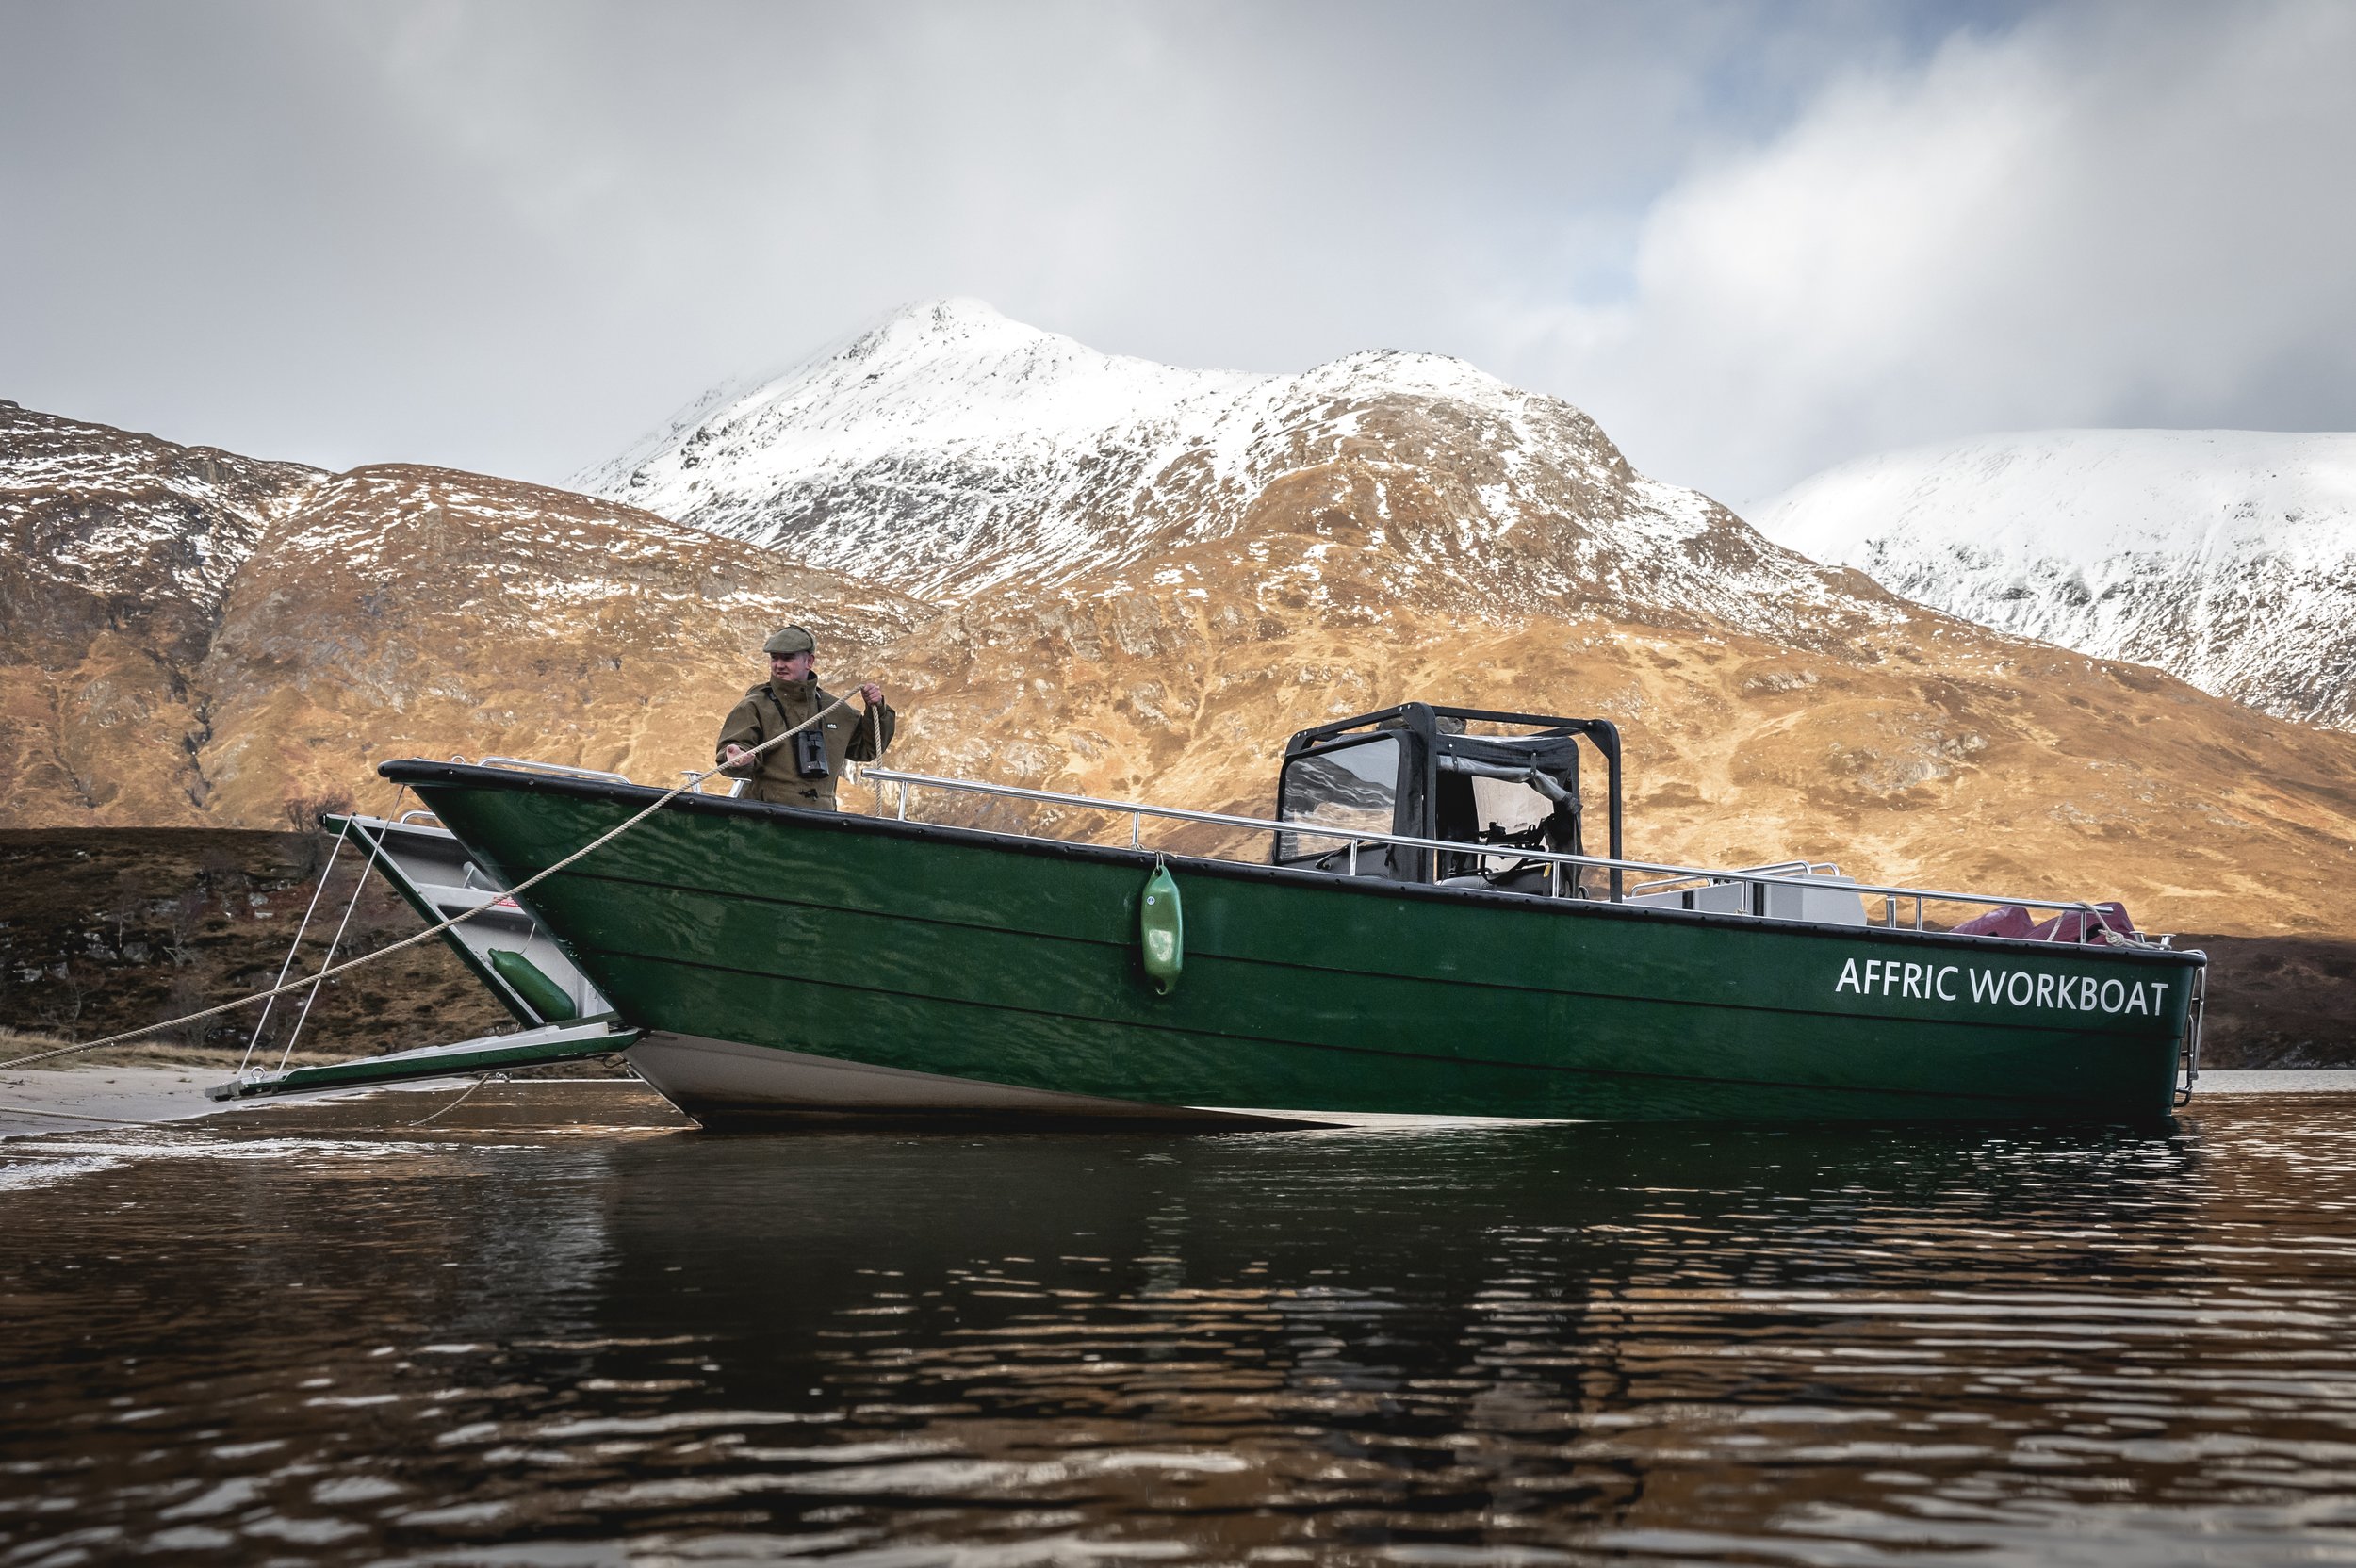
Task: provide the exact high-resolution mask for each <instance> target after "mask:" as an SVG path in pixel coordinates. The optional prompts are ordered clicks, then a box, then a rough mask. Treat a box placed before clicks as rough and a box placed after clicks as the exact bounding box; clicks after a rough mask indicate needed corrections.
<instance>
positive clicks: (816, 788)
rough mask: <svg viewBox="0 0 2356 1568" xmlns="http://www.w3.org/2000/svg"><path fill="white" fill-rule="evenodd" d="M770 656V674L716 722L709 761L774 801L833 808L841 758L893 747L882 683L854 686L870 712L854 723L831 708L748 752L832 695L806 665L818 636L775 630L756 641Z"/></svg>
mask: <svg viewBox="0 0 2356 1568" xmlns="http://www.w3.org/2000/svg"><path fill="white" fill-rule="evenodd" d="M761 651H762V652H764V653H766V654H768V656H769V678H768V679H767V680H765V681H763V682H761V684H760V685H758V686H755V687H753V688H752V689H751V690H749V691H747V692H746V693H745V694H744V701H742V702H740V703H738V704H737V705H736V706H735V708H733V709H732V710H730V711H729V712H728V722H727V723H726V724H724V725H722V726H721V727H720V743H719V745H718V747H717V748H716V749H715V751H714V753H713V757H712V760H713V761H715V762H718V763H720V764H721V771H722V772H724V773H726V774H727V775H728V776H729V777H730V778H749V779H750V780H752V783H751V784H750V785H749V786H748V787H747V788H746V789H745V791H744V793H745V794H746V795H747V796H749V797H751V798H752V799H754V800H765V801H767V802H769V803H770V804H771V805H773V806H801V807H808V808H810V809H815V810H822V811H831V810H833V809H835V803H834V784H835V780H836V779H838V778H840V777H842V776H843V763H844V762H846V761H847V762H868V761H873V760H875V759H876V758H878V757H881V756H882V755H883V754H884V748H886V747H887V746H889V745H891V744H892V731H893V730H894V729H896V728H897V727H898V726H899V718H898V716H897V715H896V714H894V713H893V712H892V705H891V704H889V703H887V702H885V701H884V694H883V688H882V687H880V686H878V685H876V684H875V682H874V681H872V680H871V681H868V682H867V683H866V684H865V685H863V686H861V687H860V688H859V700H860V701H862V702H864V703H865V704H866V705H867V711H866V712H865V713H864V714H863V715H861V716H860V717H859V719H858V720H856V721H854V720H853V719H852V717H851V715H850V713H849V712H848V711H842V712H835V713H829V714H827V715H826V717H825V718H823V719H820V720H819V721H818V722H817V723H816V724H815V725H812V726H811V727H810V728H809V729H806V730H804V731H803V732H802V733H801V734H799V735H796V736H795V737H794V739H792V740H790V741H787V742H784V743H781V744H778V745H775V746H771V747H770V748H769V749H768V750H767V751H764V752H762V753H761V755H760V756H758V757H753V756H750V755H749V754H750V753H751V751H752V749H753V748H754V747H756V746H758V745H760V744H761V743H762V742H763V741H766V740H768V739H770V738H771V737H772V736H776V735H782V734H784V733H785V732H786V731H787V730H789V729H791V728H793V727H794V726H795V725H797V724H800V723H802V722H804V721H805V720H807V719H809V718H810V716H811V715H813V714H815V713H817V712H819V711H821V710H823V709H826V707H828V706H830V705H831V704H832V703H833V702H834V700H835V699H834V697H833V696H832V695H830V694H827V693H826V692H823V691H821V690H819V688H818V678H817V677H816V676H815V675H813V674H812V673H811V670H810V666H811V665H812V664H814V663H815V662H817V658H818V640H817V639H816V638H814V637H812V636H811V635H810V633H809V632H808V631H805V630H804V629H802V628H800V627H798V626H789V627H784V628H781V629H779V630H778V631H777V635H776V636H774V637H772V638H770V639H769V641H768V642H766V643H764V644H762V645H761Z"/></svg>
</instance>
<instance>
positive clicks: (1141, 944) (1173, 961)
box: [1137, 864, 1186, 996]
mask: <svg viewBox="0 0 2356 1568" xmlns="http://www.w3.org/2000/svg"><path fill="white" fill-rule="evenodd" d="M1137 944H1138V949H1139V955H1140V956H1141V957H1142V959H1143V961H1144V964H1145V977H1146V978H1147V979H1148V980H1151V981H1152V982H1153V989H1154V991H1155V992H1156V993H1157V994H1159V995H1162V996H1168V995H1169V994H1170V992H1171V991H1173V990H1175V989H1176V988H1177V987H1178V975H1179V972H1180V971H1182V970H1184V969H1185V968H1186V911H1185V909H1183V908H1182V907H1180V906H1179V903H1178V882H1177V879H1176V878H1174V877H1172V876H1171V875H1170V868H1169V867H1168V866H1165V865H1160V864H1156V865H1155V866H1154V867H1153V875H1152V876H1150V877H1148V878H1146V882H1145V896H1144V897H1142V898H1141V899H1139V900H1138V901H1137Z"/></svg>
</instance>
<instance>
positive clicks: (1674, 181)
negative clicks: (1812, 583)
mask: <svg viewBox="0 0 2356 1568" xmlns="http://www.w3.org/2000/svg"><path fill="white" fill-rule="evenodd" d="M2351 82H2356V4H2348V3H2346V0H2317V3H2293V4H2282V5H2271V4H2263V3H2257V0H2243V3H2238V4H2232V5H2223V4H2217V5H2200V6H2188V7H2182V8H2177V7H2170V6H2168V5H2163V4H2158V3H2152V0H2138V3H2135V4H2131V5H2124V6H2106V5H2093V4H2089V5H2072V6H2062V7H2045V6H2037V5H2026V4H2013V3H1998V4H1963V3H1957V4H1949V5H1938V4H1898V3H1890V4H1879V5H1854V4H1802V3H1794V4H1788V5H1775V4H1766V3H1762V0H1734V3H1728V4H1711V3H1707V0H1696V3H1693V4H1670V3H1655V0H1646V3H1642V4H1640V3H1637V0H1628V3H1627V4H1621V5H1567V4H1565V5H1544V6H1521V5H1490V6H1482V5H1472V4H1464V3H1456V0H1451V3H1448V4H1433V5H1430V6H1424V7H1383V6H1377V5H1368V4H1350V5H1333V6H1326V5H1315V4H1301V5H1285V4H1281V3H1270V0H1253V3H1249V4H1241V5H1219V4H1208V3H1188V4H1184V5H1170V6H1158V5H1121V4H1111V3H1088V4H1072V5H1004V6H989V5H980V4H957V5H939V6H933V5H889V4H873V5H863V6H856V7H854V6H827V7H799V6H787V5H777V4H757V5H731V4H705V5H689V4H679V3H677V0H670V3H665V4H662V5H656V4H651V3H650V4H646V5H635V6H620V5H597V4H583V3H575V0H566V3H562V4H549V5H527V4H502V5H467V4H454V3H442V4H389V3H388V4H374V5H364V6H337V5H333V4H322V3H319V0H306V3H303V4H289V5H260V4H257V5H227V4H222V5H193V4H182V3H171V4H160V5H129V4H106V3H103V0H81V3H76V4H71V5H68V4H46V3H39V4H16V3H13V0H0V397H7V398H13V399H15V400H18V401H21V402H23V403H25V404H26V405H28V406H31V407H37V408H42V409H47V410H50V411H52V412H56V413H61V414H70V415H74V416H77V417H86V418H95V419H101V420H105V421H107V422H109V423H116V424H124V425H129V426H133V427H136V428H139V429H144V430H150V431H153V432H155V433H158V434H161V435H164V436H167V437H170V438H172V439H175V440H181V441H192V442H208V443H212V444H216V445H220V446H224V447H228V448H231V449H236V450H239V451H244V452H250V453H253V454H255V455H258V456H269V457H286V458H296V459H301V460H303V461H306V462H310V463H316V464H319V465H322V466H330V467H344V466H351V465H353V464H357V463H364V462H371V461H384V460H392V459H401V460H409V461H419V462H434V463H443V464H449V465H452V466H462V467H468V468H477V469H482V470H485V471H489V472H494V473H499V474H507V475H512V476H515V477H518V478H525V479H537V480H548V481H559V480H562V479H563V478H564V476H565V475H566V474H568V473H570V472H572V471H573V470H575V469H576V468H579V467H581V466H584V465H586V464H589V463H591V462H594V461H597V460H598V459H601V458H604V457H607V456H610V455H612V454H613V453H614V451H616V450H618V449H620V448H622V447H623V446H625V445H627V444H628V443H629V442H630V440H631V439H633V438H634V437H635V436H637V435H638V434H639V433H642V432H643V431H644V430H645V429H646V428H648V427H650V426H653V425H655V424H658V423H660V422H661V421H662V420H663V419H664V418H665V417H667V416H668V415H669V414H670V413H671V412H672V411H673V410H674V409H675V408H677V407H678V406H679V405H680V404H682V403H685V402H687V401H688V400H691V399H692V398H693V397H694V396H695V394H696V393H698V392H699V391H700V390H701V389H702V388H703V387H704V386H706V385H707V384H711V383H713V382H717V381H721V380H724V379H728V378H729V377H734V376H739V375H743V374H746V373H749V372H754V371H759V370H762V369H767V368H778V367H782V366H784V365H786V364H790V363H792V362H793V361H794V360H795V359H797V358H799V357H801V356H802V355H804V354H806V353H807V352H809V351H811V350H813V349H815V348H817V347H819V346H821V345H823V344H826V343H828V342H830V341H832V340H835V339H838V338H840V337H842V336H843V335H845V334H846V333H849V332H851V331H853V330H854V329H856V328H858V327H859V326H860V325H861V324H863V323H865V322H867V321H869V320H872V319H874V318H875V316H877V315H879V314H880V313H882V312H883V311H886V310H888V309H890V308H892V306H894V305H897V304H900V303H902V302H907V301H909V300H913V299H918V298H923V297H927V296H934V295H943V294H970V295H975V296H978V297H980V298H982V299H985V300H988V301H990V302H991V303H993V304H995V305H997V306H998V307H999V308H1000V309H1002V310H1004V311H1006V313H1007V314H1008V315H1011V316H1014V317H1016V318H1018V319H1023V320H1026V321H1030V322H1033V323H1035V324H1037V325H1039V326H1043V327H1048V328H1052V329H1054V330H1056V331H1059V332H1065V333H1070V334H1072V335H1073V336H1076V337H1078V338H1080V339H1081V340H1082V341H1084V342H1087V343H1089V344H1092V345H1094V346H1095V347H1098V348H1101V349H1104V350H1108V351H1117V352H1123V353H1135V354H1143V355H1147V356H1150V357H1152V358H1155V359H1161V360H1166V361H1169V362H1171V363H1175V364H1181V365H1188V366H1219V367H1226V368H1244V369H1259V370H1290V369H1300V368H1306V367H1307V366H1310V365H1313V364H1316V363H1317V362H1318V361H1321V360H1325V359H1330V358H1333V357H1335V356H1337V355H1340V354H1344V353H1348V352H1350V351H1354V350H1358V349H1365V348H1408V349H1425V350H1432V351H1440V352H1445V353H1451V354H1457V355H1461V356H1463V357H1464V358H1465V359H1468V360H1471V361H1472V362H1473V363H1475V364H1477V365H1480V366H1481V367H1483V368H1487V369H1490V370H1493V371H1495V372H1497V374H1499V375H1502V376H1505V377H1506V378H1508V379H1509V380H1512V381H1514V382H1517V383H1519V384H1523V385H1527V386H1530V387H1534V388H1538V389H1541V390H1544V391H1547V392H1552V393H1555V394H1558V395H1560V396H1562V397H1563V398H1566V399H1568V400H1571V401H1572V402H1575V403H1577V404H1579V406H1580V407H1582V408H1585V409H1586V410H1587V411H1588V412H1590V413H1592V414H1594V415H1595V417H1597V418H1598V419H1599V420H1601V421H1602V423H1603V425H1604V428H1605V429H1606V431H1607V432H1609V433H1611V434H1612V436H1613V437H1614V438H1615V439H1617V440H1618V441H1619V442H1620V444H1621V445H1622V446H1623V447H1624V448H1625V449H1627V450H1628V454H1629V455H1630V457H1631V458H1632V459H1633V460H1634V461H1635V462H1636V463H1637V464H1638V465H1639V466H1643V467H1644V468H1645V469H1647V470H1649V471H1651V472H1653V473H1655V474H1658V475H1660V476H1661V477H1662V478H1665V479H1670V480H1674V481H1677V482H1683V483H1689V484H1696V485H1700V486H1702V487H1703V488H1705V489H1708V490H1710V492H1712V493H1713V494H1715V495H1718V496H1721V497H1722V498H1726V499H1728V500H1731V501H1735V502H1738V503H1739V502H1742V501H1745V500H1748V499H1753V498H1759V497H1762V496H1764V495H1766V494H1769V493H1771V492H1773V491H1775V490H1776V489H1779V488H1780V487H1782V486H1783V485H1785V484H1788V483H1790V482H1792V481H1794V480H1796V479H1798V478H1800V477H1801V476H1803V475H1805V474H1807V473H1808V472H1811V471H1813V470H1814V469H1816V468H1819V467H1822V466H1825V465H1827V464H1830V463H1834V462H1838V461H1840V460H1841V459H1843V458H1847V457H1852V456H1856V455H1859V454H1861V453H1864V452H1868V451H1873V450H1879V449H1885V448H1889V447H1893V446H1904V445H1910V444H1914V443H1919V442H1923V441H1931V440H1939V439H1944V438H1949V437H1956V436H1965V435H1972V434H1978V433H1985V432H1988V431H1994V430H2011V429H2030V428H2038V427H2044V426H2052V425H2177V426H2236V427H2243V428H2253V429H2276V430H2349V429H2356V265H2351V260H2350V258H2351V256H2352V255H2356V200H2352V199H2351V198H2356V91H2352V90H2350V87H2349V84H2350V83H2351Z"/></svg>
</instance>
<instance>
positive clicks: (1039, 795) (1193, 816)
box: [866, 767, 2102, 930]
mask: <svg viewBox="0 0 2356 1568" xmlns="http://www.w3.org/2000/svg"><path fill="white" fill-rule="evenodd" d="M866 776H867V777H869V778H871V779H876V780H880V781H882V782H884V783H887V784H895V785H898V786H899V789H900V796H899V817H900V820H901V821H903V822H905V821H907V820H908V791H909V790H910V789H911V788H923V789H932V790H959V791H963V792H967V793H969V794H981V795H998V796H1002V797H1004V798H1006V799H1009V800H1029V801H1037V802H1039V803H1041V804H1043V805H1048V806H1076V807H1080V808H1082V809H1088V810H1096V811H1112V812H1116V813H1126V814H1127V815H1128V816H1129V817H1130V819H1131V825H1130V835H1129V837H1130V843H1131V845H1132V846H1133V847H1135V846H1137V843H1138V838H1139V834H1138V825H1139V823H1140V822H1141V821H1142V819H1144V818H1146V817H1155V818H1161V819H1165V820H1168V821H1171V822H1199V823H1207V824H1210V825H1213V826H1215V827H1240V828H1245V829H1249V830H1252V831H1254V832H1261V833H1294V834H1299V835H1301V837H1303V838H1310V839H1333V840H1338V841H1349V842H1350V843H1351V844H1353V845H1355V844H1360V843H1373V844H1397V845H1399V846H1400V847H1402V848H1405V849H1433V850H1442V851H1445V852H1447V853H1448V854H1451V855H1472V856H1477V857H1479V858H1481V859H1483V860H1499V859H1502V860H1540V861H1545V862H1546V863H1548V864H1550V865H1562V866H1590V867H1593V868H1595V870H1597V871H1648V872H1661V873H1669V874H1670V876H1669V880H1671V881H1677V882H1683V881H1687V880H1690V879H1692V878H1694V877H1715V878H1717V879H1718V880H1720V881H1725V882H1745V883H1750V884H1752V885H1754V886H1763V885H1767V884H1775V885H1777V886H1781V887H1792V888H1808V887H1815V888H1819V889H1821V888H1822V887H1823V886H1824V884H1822V883H1821V882H1813V881H1811V880H1810V879H1809V878H1807V877H1793V876H1781V875H1775V874H1769V873H1765V872H1759V871H1719V870H1711V869H1709V868H1707V867H1701V866H1676V865H1669V864H1667V863H1665V862H1662V861H1659V860H1615V859H1610V858H1606V857H1603V856H1598V855H1566V854H1564V853H1562V851H1560V850H1552V849H1497V848H1491V847H1487V846H1483V845H1480V844H1465V843H1460V842H1457V841H1454V840H1450V839H1417V838H1411V837H1409V836H1408V835H1406V834H1403V833H1368V832H1364V831H1351V830H1345V829H1340V828H1322V827H1317V826H1315V825H1310V824H1306V823H1297V822H1273V821H1270V820H1269V819H1268V818H1266V817H1238V816H1234V815H1231V814H1229V813H1227V812H1223V811H1195V810H1189V809H1186V808H1185V807H1183V806H1148V805H1145V804H1144V803H1142V802H1140V801H1121V800H1099V799H1097V798H1096V797H1095V796H1093V795H1068V794H1060V793H1057V792H1055V791H1052V790H1026V789H1023V787H1022V786H1020V785H1016V784H984V783H980V782H978V781H976V780H973V779H967V778H942V777H941V776H938V775H935V774H923V773H899V772H895V771H892V770H890V769H886V768H877V767H869V768H868V769H867V770H866ZM882 798H883V792H882V791H880V790H878V791H877V792H876V804H877V805H878V806H879V807H880V806H881V804H882ZM981 831H984V832H988V831H990V829H987V828H985V829H982V830H981ZM1012 836H1013V837H1016V838H1030V837H1034V835H1031V834H1015V835H1012ZM1787 863H1790V862H1787ZM1841 890H1843V891H1853V892H1857V893H1880V894H1882V895H1883V897H1884V898H1885V900H1886V901H1888V904H1889V907H1890V920H1889V922H1888V924H1889V927H1890V929H1892V930H1895V929H1897V928H1898V923H1897V919H1896V900H1898V899H1901V898H1910V899H1913V900H1914V901H1915V929H1917V930H1921V929H1922V906H1923V905H1924V904H1926V903H1947V904H1987V905H1991V906H1995V907H2004V905H2007V904H2010V905H2017V906H2019V907H2021V908H2024V909H2054V910H2059V911H2061V912H2064V913H2070V912H2081V913H2085V914H2089V915H2095V916H2100V915H2101V914H2102V910H2101V909H2099V908H2098V907H2096V906H2095V905H2094V904H2093V903H2091V902H2090V901H2087V900H2084V899H2080V900H2076V901H2074V902H2073V901H2068V900H2062V899H2052V898H2013V897H2009V896H2003V895H1999V894H1995V893H1964V892H1943V891H1940V890H1936V889H1931V888H1901V887H1890V886H1884V885H1882V884H1880V883H1875V882H1843V883H1841Z"/></svg>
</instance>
